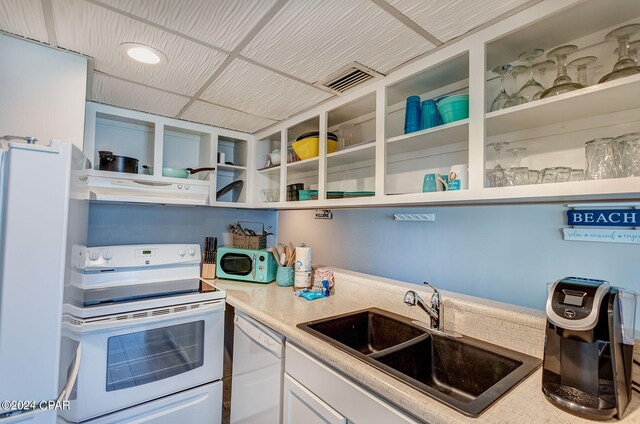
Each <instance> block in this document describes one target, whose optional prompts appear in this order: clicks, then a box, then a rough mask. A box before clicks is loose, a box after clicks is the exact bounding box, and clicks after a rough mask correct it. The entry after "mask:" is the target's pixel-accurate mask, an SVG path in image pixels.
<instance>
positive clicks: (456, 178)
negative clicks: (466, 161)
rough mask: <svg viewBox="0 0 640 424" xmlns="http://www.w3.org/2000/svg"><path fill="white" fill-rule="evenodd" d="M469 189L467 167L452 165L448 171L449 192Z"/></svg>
mask: <svg viewBox="0 0 640 424" xmlns="http://www.w3.org/2000/svg"><path fill="white" fill-rule="evenodd" d="M468 188H469V171H468V170H467V165H453V166H452V167H451V169H450V170H449V190H466V189H468Z"/></svg>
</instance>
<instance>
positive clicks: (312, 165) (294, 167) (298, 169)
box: [287, 157, 318, 174]
mask: <svg viewBox="0 0 640 424" xmlns="http://www.w3.org/2000/svg"><path fill="white" fill-rule="evenodd" d="M313 171H315V172H318V158H317V157H315V158H311V159H305V160H299V161H297V162H291V163H288V164H287V172H288V173H289V174H291V173H294V172H295V173H303V172H313Z"/></svg>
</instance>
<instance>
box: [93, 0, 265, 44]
mask: <svg viewBox="0 0 640 424" xmlns="http://www.w3.org/2000/svg"><path fill="white" fill-rule="evenodd" d="M98 1H99V2H101V3H104V4H108V5H109V6H112V7H114V8H117V9H119V10H122V11H125V12H127V13H130V14H132V15H135V16H137V17H140V18H143V19H145V20H147V21H150V22H153V23H155V24H158V25H162V26H164V27H167V28H169V29H172V30H174V31H177V32H180V33H182V34H185V35H188V36H190V37H193V38H196V39H198V40H200V41H203V42H205V43H208V44H210V45H213V46H217V47H220V48H223V49H226V50H233V48H234V47H235V46H236V45H237V44H238V43H239V42H240V41H241V40H242V39H243V38H244V37H245V36H246V35H247V33H248V32H249V31H251V29H252V28H253V27H254V26H255V25H256V24H257V23H258V21H259V20H260V19H261V18H262V17H263V16H264V14H265V13H266V12H267V11H268V10H269V9H270V8H271V7H272V6H273V4H275V0H216V1H212V0H165V1H158V0H98Z"/></svg>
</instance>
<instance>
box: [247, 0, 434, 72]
mask: <svg viewBox="0 0 640 424" xmlns="http://www.w3.org/2000/svg"><path fill="white" fill-rule="evenodd" d="M433 47H434V46H433V45H432V44H431V43H429V42H428V41H427V40H425V39H424V38H422V37H421V36H419V35H418V34H416V33H415V32H413V31H412V30H410V29H409V28H407V27H406V26H404V25H403V24H401V23H400V22H399V21H398V20H396V19H395V18H393V17H392V16H391V15H389V14H388V13H386V12H385V11H384V10H382V9H381V8H380V7H378V6H376V5H375V4H373V3H372V2H371V1H369V0H349V1H345V0H305V1H299V0H298V1H290V2H288V3H287V4H286V5H285V7H284V8H283V9H282V10H280V12H278V13H277V14H276V16H274V18H273V19H272V20H271V21H270V22H269V23H268V25H266V26H265V27H264V29H263V30H262V31H260V33H258V35H257V36H256V37H255V38H254V39H253V40H252V41H251V42H250V43H249V45H247V47H246V48H245V49H244V50H243V52H242V54H243V55H244V56H246V57H249V58H251V59H253V60H256V61H258V62H261V63H264V64H266V65H268V66H270V67H272V68H275V69H278V70H281V71H284V72H286V73H289V74H292V75H295V76H297V77H298V78H302V79H304V80H306V81H309V82H316V81H318V80H320V79H321V78H324V77H326V76H328V75H329V74H331V73H332V72H335V71H336V70H338V69H340V68H342V67H343V66H346V65H348V64H349V63H351V62H353V61H357V62H360V63H362V64H363V65H365V66H368V67H370V68H372V69H374V70H376V71H379V72H382V73H385V72H387V71H388V70H389V69H392V68H394V67H396V66H398V65H400V64H402V63H404V62H406V61H407V60H409V59H411V58H413V57H415V56H418V55H420V54H422V53H425V52H426V51H428V50H430V49H432V48H433Z"/></svg>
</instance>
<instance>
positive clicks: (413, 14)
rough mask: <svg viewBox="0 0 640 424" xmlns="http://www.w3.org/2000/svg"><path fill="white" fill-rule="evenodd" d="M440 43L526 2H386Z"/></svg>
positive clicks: (519, 0) (409, 0) (474, 0)
mask: <svg viewBox="0 0 640 424" xmlns="http://www.w3.org/2000/svg"><path fill="white" fill-rule="evenodd" d="M386 1H387V3H389V4H391V5H392V6H393V7H395V8H396V9H398V10H399V11H400V12H402V13H403V14H405V15H406V16H407V17H408V18H409V19H411V20H412V21H414V22H415V23H417V24H418V25H420V26H421V27H422V28H424V29H425V30H426V31H428V32H429V33H431V34H432V35H434V36H435V37H436V38H438V39H439V40H440V41H442V42H446V41H449V40H451V39H452V38H455V37H457V36H459V35H462V34H464V33H465V32H468V31H471V30H472V29H474V28H476V27H478V26H480V25H482V24H484V23H485V22H488V21H490V20H492V19H493V18H496V17H498V16H500V15H502V14H503V13H506V12H508V11H510V10H512V9H515V8H516V7H518V6H521V5H523V4H524V3H527V2H528V1H529V0H447V1H442V0H386Z"/></svg>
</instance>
